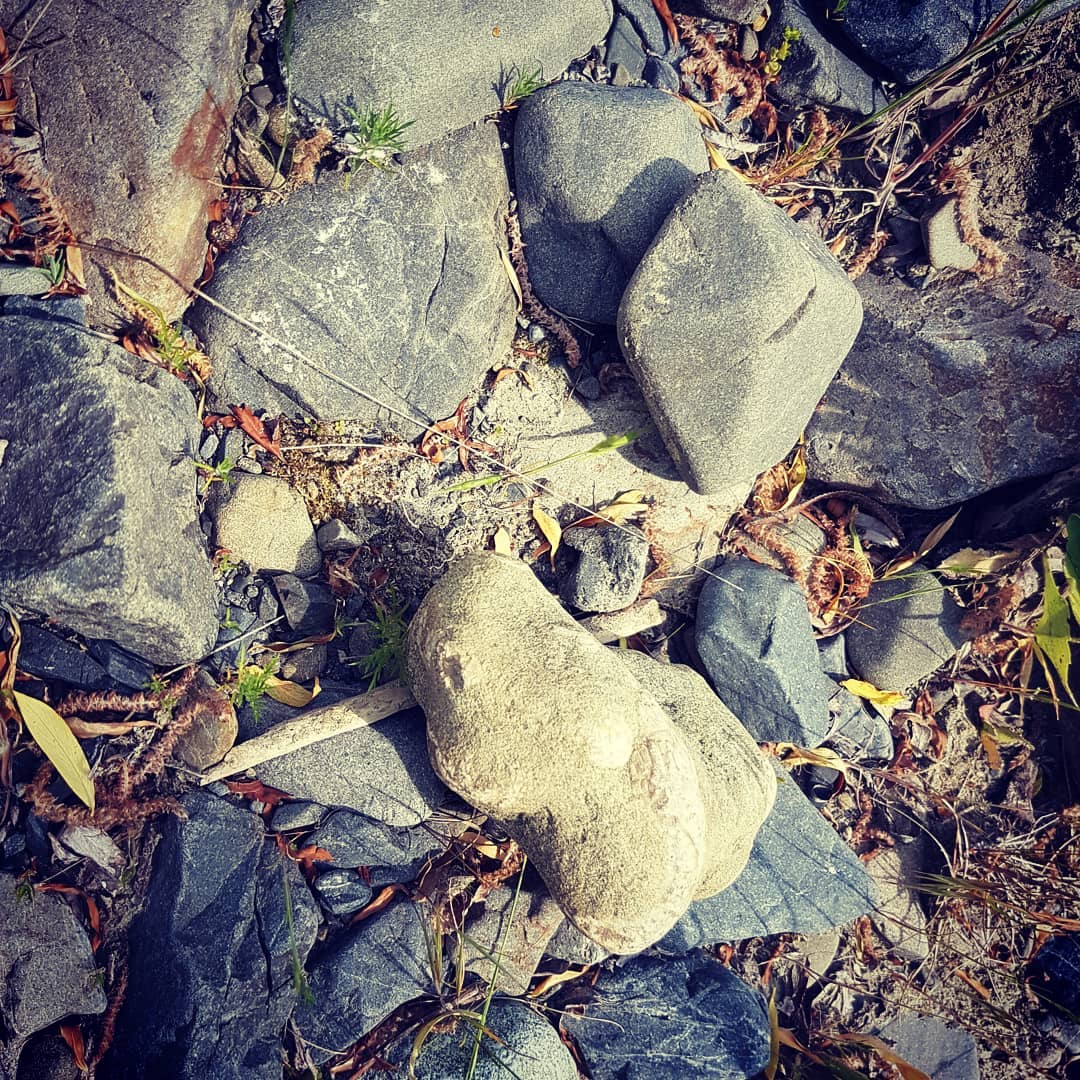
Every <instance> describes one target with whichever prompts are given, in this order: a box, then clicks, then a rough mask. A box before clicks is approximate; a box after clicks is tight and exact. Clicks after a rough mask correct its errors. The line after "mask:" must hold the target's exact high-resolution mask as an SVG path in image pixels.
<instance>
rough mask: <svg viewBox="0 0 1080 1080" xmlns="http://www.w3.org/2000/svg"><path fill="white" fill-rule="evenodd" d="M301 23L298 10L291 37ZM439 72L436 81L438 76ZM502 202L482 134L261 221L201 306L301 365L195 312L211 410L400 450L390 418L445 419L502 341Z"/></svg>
mask: <svg viewBox="0 0 1080 1080" xmlns="http://www.w3.org/2000/svg"><path fill="white" fill-rule="evenodd" d="M398 7H399V5H395V7H394V9H393V10H395V11H396V10H397V8H398ZM387 10H390V9H387ZM310 11H312V5H305V8H304V13H307V12H310ZM304 13H301V11H300V9H299V7H298V8H297V21H298V22H299V21H300V20H301V19H302V18H303V17H304ZM361 21H362V20H356V22H357V23H359V22H361ZM427 21H428V20H427V18H425V19H424V20H421V21H420V23H418V24H415V25H413V26H412V27H411V29H412V30H413V31H414V32H415V29H416V25H426V23H427ZM381 33H382V30H381V24H380V35H381ZM343 36H344V35H342V34H340V33H339V32H338V31H337V30H335V31H334V32H332V33H331V34H330V35H329V37H330V38H331V39H332V40H334V41H337V40H340V39H341V38H342V37H343ZM379 48H380V52H383V51H384V50H385V49H386V48H387V44H386V42H384V41H382V40H381V39H380V46H379ZM414 51H415V50H414V49H413V48H411V47H410V48H409V49H408V50H406V51H405V53H403V54H401V55H410V56H411V55H413V53H414ZM386 55H387V56H390V55H392V54H391V53H386ZM400 59H401V56H396V57H395V60H394V62H395V64H397V63H398V61H399V60H400ZM297 63H299V61H297ZM297 70H299V68H298V69H297ZM437 70H438V72H439V73H440V78H442V75H443V73H444V71H445V67H444V64H443V63H442V62H441V61H440V63H439V64H438V66H437ZM357 89H358V92H359V88H357ZM395 104H401V102H400V101H399V100H398V99H395ZM507 198H508V191H507V185H506V175H505V171H504V169H503V160H502V151H501V149H500V147H499V136H498V132H497V131H496V129H495V127H494V126H493V125H491V124H483V125H480V126H478V127H474V128H469V129H466V130H464V131H460V132H456V133H455V134H454V135H452V136H449V137H447V138H445V139H442V140H440V141H439V142H438V143H436V144H434V145H432V146H430V147H428V148H427V149H425V150H420V151H416V152H415V153H412V154H408V155H406V156H405V157H404V158H403V160H402V164H401V167H400V168H395V169H394V170H393V171H391V172H387V171H379V170H377V169H374V168H368V167H366V168H365V169H364V171H363V172H361V173H360V174H359V175H357V176H356V177H354V178H353V180H352V183H351V184H350V186H349V187H348V188H346V187H345V185H344V182H343V180H342V178H341V177H340V176H338V175H331V176H328V177H326V178H324V179H323V180H320V182H319V183H318V184H317V185H313V186H309V187H305V188H302V189H300V190H299V191H297V192H294V193H293V194H292V195H291V196H290V197H289V199H288V201H287V202H286V203H284V204H282V205H280V206H274V207H268V208H266V209H264V210H263V211H262V212H260V214H259V215H258V216H257V217H255V218H253V219H252V220H251V221H250V222H248V224H247V226H246V227H245V229H244V232H243V234H242V235H241V238H240V241H239V243H238V244H237V246H236V247H235V248H233V250H232V251H231V252H229V256H228V258H227V259H223V260H222V261H221V263H220V264H219V266H218V268H217V273H216V274H215V275H214V279H213V281H212V282H210V284H209V285H208V286H207V292H208V293H209V294H210V295H212V296H213V298H214V299H215V300H217V301H219V302H221V303H224V304H226V305H228V306H230V307H233V308H238V309H239V310H241V311H256V310H257V311H259V312H260V315H261V319H260V325H261V327H262V328H263V329H265V330H266V331H268V332H269V333H271V334H273V335H274V336H275V337H276V338H278V339H280V340H282V341H285V342H288V343H289V345H290V346H292V347H293V348H295V349H296V350H299V351H301V352H302V353H303V354H304V355H305V356H306V357H307V358H308V361H304V360H301V359H299V358H298V357H297V356H295V355H292V354H290V353H289V352H288V351H286V350H284V349H281V348H274V349H268V348H267V347H266V345H265V343H264V342H263V341H262V340H260V339H259V338H257V337H256V336H255V335H253V334H251V333H250V332H248V331H246V330H244V329H242V328H241V327H239V326H238V325H237V324H236V323H235V322H233V321H232V320H231V319H228V318H226V317H225V316H224V315H222V314H221V313H220V312H218V311H216V310H215V309H213V308H211V307H209V306H208V305H205V304H199V305H196V307H195V309H194V310H193V312H192V314H191V321H192V322H193V323H194V324H195V325H196V326H197V328H198V329H199V330H200V332H201V335H202V338H203V340H204V342H205V343H206V345H207V348H208V349H209V350H210V351H211V352H212V353H213V355H214V358H215V372H214V377H213V379H212V380H211V383H210V388H211V390H212V391H213V392H214V394H216V395H217V397H218V398H219V399H220V400H221V401H223V402H234V401H258V402H259V403H261V404H262V405H264V406H265V407H267V408H280V409H282V410H283V411H285V412H287V413H289V414H292V413H295V412H297V411H300V412H302V413H304V414H306V415H310V416H317V417H320V418H324V419H333V418H337V417H342V416H348V417H352V418H356V419H363V420H376V419H378V420H380V421H385V422H386V423H387V424H388V425H389V426H391V427H395V428H397V429H400V430H402V431H404V432H406V433H407V434H408V435H409V437H410V438H411V437H413V436H414V435H415V434H416V433H417V432H416V429H415V428H414V426H413V425H412V424H410V423H408V421H407V419H405V420H403V419H402V417H401V415H400V414H401V413H404V414H405V416H406V418H409V417H411V418H413V419H415V420H417V421H420V422H422V423H423V425H424V426H426V425H427V424H428V423H429V422H430V419H431V418H432V417H436V418H441V417H444V416H447V415H449V414H450V413H452V412H453V411H454V409H455V407H456V406H457V404H458V402H459V401H460V400H461V399H462V398H463V397H465V396H466V395H467V394H468V393H469V392H470V391H471V390H473V389H474V388H475V386H476V385H477V384H478V383H479V382H480V379H481V377H482V376H483V373H484V372H485V371H486V370H487V369H488V368H489V367H490V366H491V364H492V363H493V362H494V361H495V360H497V359H500V358H501V357H502V356H503V354H504V353H505V351H506V349H507V348H508V347H509V344H510V341H511V338H512V336H513V332H514V325H515V321H514V297H513V293H512V291H511V288H510V282H509V280H508V278H507V276H506V271H505V269H504V268H503V264H502V261H501V260H500V258H499V252H498V248H499V247H500V246H501V245H502V244H503V243H504V241H503V225H502V214H503V210H504V208H505V206H506V202H507ZM282 251H286V252H288V257H287V258H284V259H283V258H281V252H282ZM343 383H346V384H349V385H343ZM351 387H352V388H351ZM353 388H358V389H359V390H360V391H363V392H364V393H368V394H373V395H375V396H376V397H378V398H379V399H380V400H381V401H383V402H384V403H385V404H386V406H387V407H388V408H392V409H394V410H395V412H394V413H393V414H391V415H387V413H386V412H385V411H384V410H383V409H381V408H380V407H379V406H377V405H375V404H373V403H372V402H371V401H369V400H367V399H366V398H364V397H363V396H362V395H361V394H360V393H358V392H357V389H353ZM278 569H284V568H281V567H279V568H278Z"/></svg>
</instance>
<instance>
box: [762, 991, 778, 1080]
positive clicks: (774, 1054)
mask: <svg viewBox="0 0 1080 1080" xmlns="http://www.w3.org/2000/svg"><path fill="white" fill-rule="evenodd" d="M779 1065H780V1017H779V1016H778V1015H777V1012H776V988H775V987H774V988H773V992H772V993H771V994H770V995H769V1062H768V1064H767V1065H766V1066H765V1069H764V1073H765V1080H776V1070H777V1068H778V1066H779Z"/></svg>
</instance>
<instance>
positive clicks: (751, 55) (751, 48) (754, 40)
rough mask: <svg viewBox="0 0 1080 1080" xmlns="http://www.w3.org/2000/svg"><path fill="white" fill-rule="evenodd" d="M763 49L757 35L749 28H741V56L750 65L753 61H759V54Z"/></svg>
mask: <svg viewBox="0 0 1080 1080" xmlns="http://www.w3.org/2000/svg"><path fill="white" fill-rule="evenodd" d="M760 49H761V44H760V43H759V41H758V36H757V34H755V33H754V31H753V29H752V28H751V27H749V26H740V27H739V55H740V56H741V57H742V58H743V59H744V60H745V61H746V62H747V63H749V62H750V61H751V60H756V59H757V54H758V52H759V51H760Z"/></svg>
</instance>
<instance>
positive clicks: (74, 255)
mask: <svg viewBox="0 0 1080 1080" xmlns="http://www.w3.org/2000/svg"><path fill="white" fill-rule="evenodd" d="M64 262H65V264H66V265H67V270H68V273H69V274H70V275H71V276H72V278H73V279H74V281H75V284H76V285H78V286H79V288H80V289H85V288H86V273H85V271H84V270H83V258H82V249H81V248H80V247H79V245H78V244H68V246H67V248H65V250H64Z"/></svg>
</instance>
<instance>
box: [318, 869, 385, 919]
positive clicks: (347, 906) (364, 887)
mask: <svg viewBox="0 0 1080 1080" xmlns="http://www.w3.org/2000/svg"><path fill="white" fill-rule="evenodd" d="M314 889H315V893H316V895H317V896H318V898H319V901H320V903H321V904H322V906H323V907H324V908H326V910H327V911H329V912H330V914H331V915H334V916H336V917H337V918H339V919H343V918H345V917H346V916H348V915H352V914H353V913H354V912H356V911H359V910H360V909H361V908H362V907H365V906H366V905H367V903H368V901H369V900H371V895H372V891H371V886H370V885H368V884H367V882H365V881H364V879H363V878H362V877H361V876H360V875H359V874H358V873H357V872H356V871H355V870H328V871H327V872H326V873H325V874H320V875H319V876H318V877H317V878H316V879H315V882H314Z"/></svg>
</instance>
